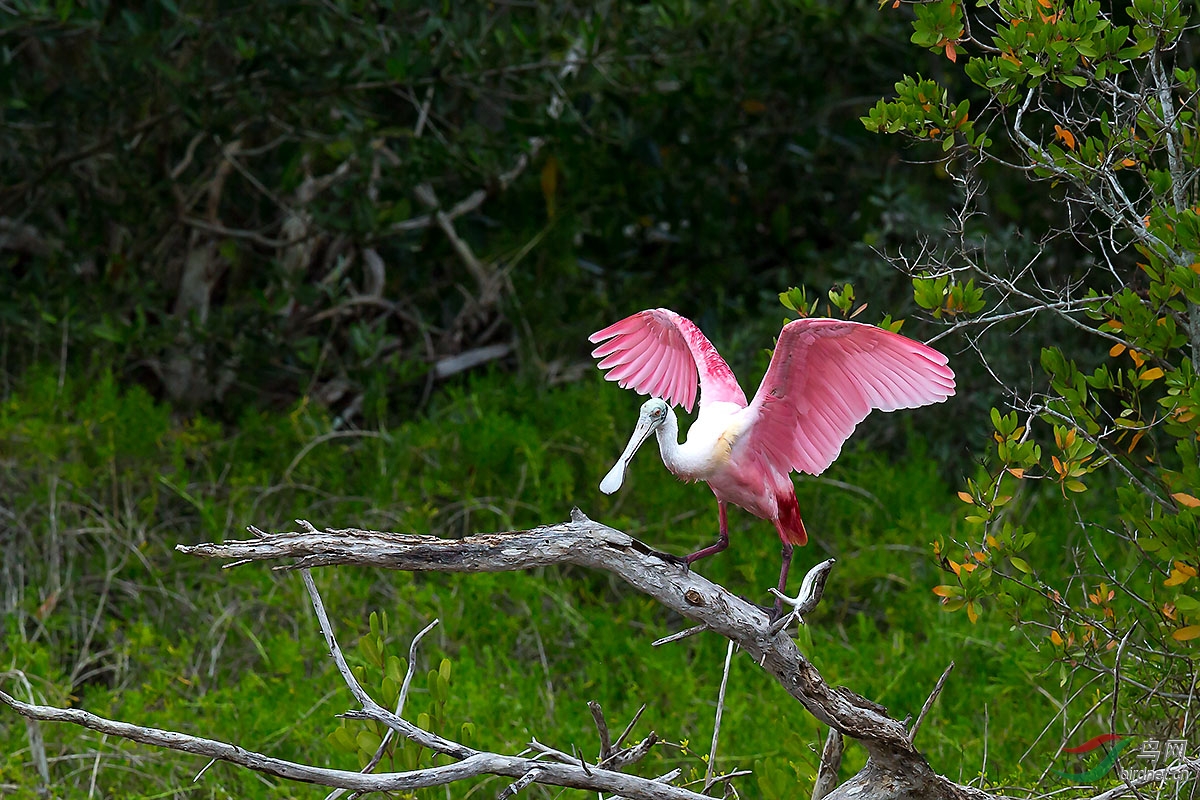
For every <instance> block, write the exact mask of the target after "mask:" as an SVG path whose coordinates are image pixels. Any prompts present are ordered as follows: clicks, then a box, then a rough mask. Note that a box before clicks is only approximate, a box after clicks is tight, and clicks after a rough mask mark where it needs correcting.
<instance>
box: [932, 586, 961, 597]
mask: <svg viewBox="0 0 1200 800" xmlns="http://www.w3.org/2000/svg"><path fill="white" fill-rule="evenodd" d="M959 591H960V590H959V588H958V587H957V586H948V585H945V584H943V585H941V586H935V587H933V593H934V594H936V595H937V596H938V597H957V596H958V593H959Z"/></svg>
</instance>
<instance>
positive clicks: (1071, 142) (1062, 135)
mask: <svg viewBox="0 0 1200 800" xmlns="http://www.w3.org/2000/svg"><path fill="white" fill-rule="evenodd" d="M1054 138H1055V139H1058V140H1059V141H1060V142H1062V143H1063V144H1065V145H1066V146H1067V149H1068V150H1074V149H1075V134H1073V133H1071V132H1070V131H1069V130H1067V129H1066V128H1064V127H1063V126H1061V125H1055V126H1054Z"/></svg>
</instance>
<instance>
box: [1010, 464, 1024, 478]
mask: <svg viewBox="0 0 1200 800" xmlns="http://www.w3.org/2000/svg"><path fill="white" fill-rule="evenodd" d="M1008 474H1009V475H1012V476H1013V477H1014V478H1016V479H1017V480H1020V479H1021V478H1024V477H1025V470H1024V469H1022V468H1021V467H1009V468H1008Z"/></svg>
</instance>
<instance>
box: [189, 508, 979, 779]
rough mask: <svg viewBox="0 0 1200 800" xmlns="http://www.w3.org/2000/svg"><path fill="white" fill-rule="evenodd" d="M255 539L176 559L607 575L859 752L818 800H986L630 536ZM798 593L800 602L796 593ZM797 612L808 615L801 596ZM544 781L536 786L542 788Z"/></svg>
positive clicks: (787, 646) (757, 621)
mask: <svg viewBox="0 0 1200 800" xmlns="http://www.w3.org/2000/svg"><path fill="white" fill-rule="evenodd" d="M306 528H307V529H306V530H303V531H298V532H281V533H270V534H268V533H264V532H263V531H260V530H257V529H252V531H253V532H254V533H255V536H256V538H254V539H249V540H245V541H231V542H224V543H220V544H199V545H191V546H188V545H179V546H178V549H179V550H180V551H181V552H184V553H188V554H191V555H197V556H202V557H206V558H224V559H230V560H231V561H232V563H231V564H230V565H229V566H233V565H236V564H244V563H247V562H250V561H267V560H277V559H287V561H288V563H285V564H281V565H278V566H277V567H276V569H284V570H287V569H307V568H311V567H323V566H333V565H339V564H340V565H359V566H373V567H383V568H385V569H396V570H406V571H436V572H505V571H513V570H524V569H531V568H534V567H544V566H550V565H555V564H574V565H577V566H583V567H589V568H593V569H603V570H607V571H609V572H612V573H614V574H615V575H617V576H618V577H620V578H621V579H622V580H624V581H626V582H627V583H629V584H630V585H632V586H633V587H635V588H636V589H638V590H639V591H641V592H644V593H645V594H648V595H650V596H651V597H653V598H655V600H657V601H658V602H660V603H661V604H663V605H664V606H666V607H667V608H670V609H672V610H673V611H675V612H677V613H678V614H680V615H681V616H683V617H686V618H688V619H690V620H693V621H694V622H696V623H698V624H699V625H700V626H703V627H704V628H706V629H707V630H711V631H713V632H715V633H718V634H720V635H721V636H724V637H725V638H727V639H729V640H730V641H732V642H733V643H735V644H736V645H737V646H738V647H740V648H741V649H743V650H745V651H746V652H747V653H748V654H749V655H750V656H751V658H753V660H754V661H755V663H757V664H758V665H759V666H761V667H762V668H763V669H764V670H766V671H767V672H768V673H769V674H770V675H772V676H773V677H774V678H775V679H776V680H777V681H778V682H779V684H780V685H781V686H782V687H783V688H784V689H785V690H786V691H787V692H788V693H789V694H791V695H792V697H794V698H795V699H796V700H798V701H799V702H800V703H802V704H803V705H804V707H805V708H807V709H808V710H809V711H810V712H811V713H812V714H813V716H815V717H816V718H817V719H819V720H820V721H822V722H824V723H825V724H826V725H829V726H830V727H831V728H834V729H835V730H838V731H840V732H841V733H842V734H844V735H845V736H848V737H850V738H853V739H855V740H857V741H858V742H860V743H861V744H862V745H863V746H864V747H865V748H866V749H867V751H868V753H869V755H870V758H869V759H868V762H867V765H866V767H865V768H864V769H863V771H862V772H860V773H859V774H858V775H856V776H855V777H854V778H852V779H851V780H850V781H849V782H848V783H846V784H844V785H843V786H841V787H838V788H837V789H835V790H834V791H833V792H831V793H830V794H829V795H828V797H830V798H839V797H856V798H859V800H871V799H872V798H885V797H887V798H901V797H913V798H917V797H920V798H929V799H930V800H937V799H938V798H960V797H979V798H984V797H990V796H991V795H988V794H986V793H984V792H980V791H979V790H976V789H972V788H970V787H964V786H960V785H958V784H956V783H954V782H953V781H950V780H949V779H947V778H944V777H942V776H940V775H938V774H936V773H935V772H934V771H933V770H932V769H931V768H930V766H929V764H928V763H927V762H926V760H925V758H924V757H923V756H922V755H921V754H920V753H919V752H918V751H917V750H916V748H915V747H914V746H913V744H912V742H911V741H910V740H909V737H908V731H907V730H905V727H904V725H903V724H902V723H901V722H899V721H897V720H895V719H893V718H892V717H891V716H889V715H888V714H887V710H886V709H885V708H883V707H882V706H880V705H878V704H877V703H874V702H872V701H870V700H867V699H866V698H864V697H861V696H859V695H858V694H856V693H855V692H853V691H851V690H850V689H848V688H845V687H834V686H830V685H829V684H827V683H826V682H825V680H824V678H822V676H821V674H820V673H819V672H818V671H817V669H816V667H814V666H813V664H812V663H811V662H810V661H809V660H808V659H806V658H805V657H804V656H803V655H802V654H801V653H800V651H799V650H798V649H797V647H796V645H795V643H794V642H793V641H792V639H791V638H790V637H789V636H788V635H787V633H786V630H785V629H780V628H779V626H772V624H771V620H770V619H769V617H768V615H767V613H766V612H765V611H764V610H762V609H760V608H759V607H758V606H755V605H753V604H752V603H749V602H747V601H746V600H743V599H741V598H739V597H737V596H736V595H733V594H731V593H730V592H729V591H727V590H726V589H724V588H723V587H721V586H718V585H717V584H714V583H712V582H711V581H709V580H707V579H705V578H704V577H703V576H701V575H699V574H697V573H695V572H684V571H683V570H681V569H680V568H679V567H678V566H677V565H676V564H673V563H671V562H669V561H668V560H667V559H665V558H663V557H662V554H659V553H657V552H656V551H654V550H652V549H651V548H649V547H647V546H646V545H644V544H642V543H641V542H639V541H637V540H636V539H634V538H632V537H631V536H629V535H627V534H625V533H622V532H621V531H618V530H615V529H613V528H610V527H608V526H607V525H603V524H601V523H598V522H594V521H593V520H590V519H588V518H587V517H586V516H585V515H584V514H582V513H581V512H579V511H578V510H575V511H573V512H572V516H571V520H570V521H568V522H564V523H561V524H558V525H547V526H542V527H539V528H534V529H532V530H525V531H512V532H505V533H489V534H478V535H475V536H468V537H466V538H463V539H441V538H438V537H435V536H422V535H414V534H398V533H387V532H380V531H364V530H358V529H353V528H348V529H337V530H333V529H330V530H324V531H319V530H316V529H315V528H311V526H307V525H306ZM830 566H831V565H830V564H828V563H826V564H821V565H818V567H817V568H815V569H814V571H813V574H812V576H811V577H810V578H809V579H807V580H806V581H805V584H806V585H807V586H810V587H813V589H810V592H811V591H815V592H816V594H817V597H816V599H818V600H819V592H820V589H821V588H823V584H824V580H823V578H824V574H823V573H824V572H827V571H828V569H829V567H830ZM802 594H803V592H802ZM803 599H804V600H805V602H804V603H803V607H804V609H805V610H809V609H810V608H811V607H812V606H814V605H815V601H814V600H813V598H811V597H808V598H803ZM544 777H545V776H544V775H543V776H539V777H538V778H537V781H538V782H543V779H544Z"/></svg>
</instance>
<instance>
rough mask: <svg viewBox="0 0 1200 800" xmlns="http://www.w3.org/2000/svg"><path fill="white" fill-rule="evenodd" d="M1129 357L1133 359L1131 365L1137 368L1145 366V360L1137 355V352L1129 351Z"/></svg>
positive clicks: (1140, 355) (1139, 354)
mask: <svg viewBox="0 0 1200 800" xmlns="http://www.w3.org/2000/svg"><path fill="white" fill-rule="evenodd" d="M1129 357H1130V358H1132V359H1133V363H1134V364H1136V365H1137V366H1139V367H1140V366H1141V365H1142V364H1145V363H1146V359H1145V358H1143V357H1142V354H1141V353H1139V352H1138V351H1137V350H1130V351H1129Z"/></svg>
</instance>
